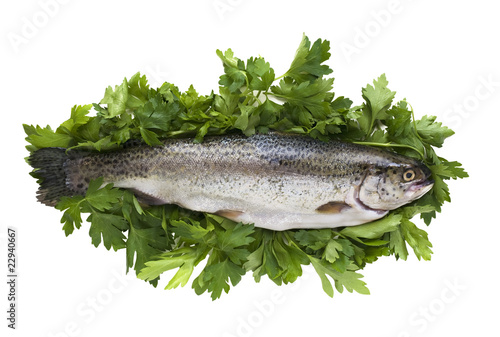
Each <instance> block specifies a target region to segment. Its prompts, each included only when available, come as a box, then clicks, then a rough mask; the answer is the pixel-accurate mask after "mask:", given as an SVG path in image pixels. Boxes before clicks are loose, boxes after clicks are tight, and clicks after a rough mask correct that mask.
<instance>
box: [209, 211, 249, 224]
mask: <svg viewBox="0 0 500 337" xmlns="http://www.w3.org/2000/svg"><path fill="white" fill-rule="evenodd" d="M214 214H215V215H220V216H222V217H224V218H228V219H229V220H233V221H237V222H238V221H240V220H239V218H240V216H242V215H243V214H244V212H242V211H233V210H229V209H221V210H218V211H217V212H215V213H214Z"/></svg>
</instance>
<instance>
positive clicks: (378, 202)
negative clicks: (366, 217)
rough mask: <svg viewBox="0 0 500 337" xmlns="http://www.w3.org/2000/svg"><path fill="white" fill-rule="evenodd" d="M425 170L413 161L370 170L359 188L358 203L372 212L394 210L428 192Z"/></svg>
mask: <svg viewBox="0 0 500 337" xmlns="http://www.w3.org/2000/svg"><path fill="white" fill-rule="evenodd" d="M433 185H434V181H433V180H432V179H431V171H430V170H429V168H428V167H427V166H425V165H424V164H422V163H419V162H416V161H409V162H406V163H400V162H399V163H391V164H389V165H383V166H378V167H377V165H373V166H372V167H370V168H369V169H368V170H367V172H366V175H365V178H364V179H363V182H362V183H361V185H360V187H359V194H358V200H359V202H361V203H362V204H363V205H364V206H366V207H368V208H371V209H374V210H393V209H396V208H398V207H401V206H403V205H405V204H407V203H410V202H412V201H413V200H416V199H418V198H420V197H421V196H423V195H424V194H425V193H427V192H428V191H430V190H431V188H432V186H433Z"/></svg>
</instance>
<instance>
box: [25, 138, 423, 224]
mask: <svg viewBox="0 0 500 337" xmlns="http://www.w3.org/2000/svg"><path fill="white" fill-rule="evenodd" d="M43 150H45V151H43ZM40 151H42V153H40V154H38V156H37V155H36V154H37V152H40ZM49 151H50V149H42V150H39V151H37V152H35V153H34V155H33V158H32V159H31V160H30V161H31V163H32V166H34V167H35V168H36V166H42V165H41V164H38V162H41V160H39V159H38V158H37V157H44V156H46V155H48V154H49ZM43 152H47V153H46V154H44V153H43ZM50 155H51V156H55V157H57V156H58V155H55V154H54V153H52V154H50ZM65 156H66V155H65ZM57 161H58V162H61V163H62V166H63V169H62V172H63V174H64V175H65V177H64V181H65V186H64V191H63V192H52V191H50V189H49V188H48V187H45V189H44V186H43V183H42V186H41V188H40V192H39V200H40V201H42V202H44V203H46V204H52V205H53V204H54V203H55V202H57V201H56V200H57V197H58V194H61V193H62V194H66V195H68V194H84V193H85V191H86V189H87V186H88V183H89V181H90V180H91V179H96V178H97V177H100V176H102V177H104V182H105V183H114V186H115V187H120V188H125V189H130V190H132V191H134V193H135V194H136V195H137V197H138V198H139V200H141V201H142V202H144V203H148V204H177V205H179V206H181V207H184V208H187V209H190V210H194V211H202V212H208V213H215V214H219V215H221V216H224V217H227V218H229V219H232V220H234V221H238V222H243V223H253V224H254V225H255V226H257V227H262V228H267V229H272V230H287V229H292V228H327V227H329V228H333V227H339V226H354V225H359V224H362V223H366V222H370V221H373V220H376V219H379V218H381V217H383V216H384V215H385V214H387V212H388V211H389V210H391V209H394V208H397V207H399V206H401V205H404V204H406V203H408V202H411V201H413V200H415V199H417V198H419V197H420V196H422V195H423V194H424V193H426V192H427V191H429V190H430V188H431V187H432V181H431V180H430V179H429V176H430V171H429V170H428V168H427V167H425V166H424V165H423V164H421V163H419V162H417V161H415V160H413V159H410V158H407V157H403V156H400V155H397V154H394V153H391V152H387V151H382V150H379V149H376V148H372V147H367V146H360V145H355V144H350V143H342V142H334V141H331V142H321V141H318V140H314V139H312V138H310V137H303V136H294V135H282V134H276V133H272V134H268V135H255V136H252V137H244V136H219V137H207V138H206V139H205V141H204V142H203V143H200V144H197V143H193V141H192V140H190V139H175V140H174V139H170V140H166V141H164V145H163V146H160V147H149V146H135V147H130V148H127V149H124V150H120V151H115V152H109V153H102V154H90V155H83V156H79V155H70V156H69V157H68V156H67V157H65V158H62V159H58V160H57ZM54 165H55V166H57V165H58V164H54ZM42 169H44V170H45V171H46V172H48V171H50V170H47V169H45V168H42ZM60 171H61V170H60ZM59 174H61V172H59ZM412 175H413V176H412ZM410 178H411V179H410ZM49 180H50V179H49ZM53 185H54V184H53ZM61 188H62V187H61ZM48 195H50V196H51V197H50V198H49V197H48ZM49 199H51V200H49Z"/></svg>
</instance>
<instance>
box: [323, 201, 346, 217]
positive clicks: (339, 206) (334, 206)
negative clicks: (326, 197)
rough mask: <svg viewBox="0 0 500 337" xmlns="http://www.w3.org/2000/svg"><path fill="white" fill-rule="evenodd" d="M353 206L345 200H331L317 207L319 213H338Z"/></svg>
mask: <svg viewBox="0 0 500 337" xmlns="http://www.w3.org/2000/svg"><path fill="white" fill-rule="evenodd" d="M350 208H351V206H349V205H348V204H346V203H345V202H338V201H330V202H327V203H326V204H324V205H321V206H319V207H318V208H316V211H317V212H319V213H328V214H337V213H341V212H344V211H346V210H348V209H350Z"/></svg>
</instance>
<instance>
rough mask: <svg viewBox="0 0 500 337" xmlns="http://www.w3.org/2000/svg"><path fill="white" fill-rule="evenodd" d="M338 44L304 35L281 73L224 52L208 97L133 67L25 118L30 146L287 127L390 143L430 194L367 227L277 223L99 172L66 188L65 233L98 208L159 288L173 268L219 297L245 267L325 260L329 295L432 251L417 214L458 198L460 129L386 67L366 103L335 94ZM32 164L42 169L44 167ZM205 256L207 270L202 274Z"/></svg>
mask: <svg viewBox="0 0 500 337" xmlns="http://www.w3.org/2000/svg"><path fill="white" fill-rule="evenodd" d="M329 48H330V45H329V42H328V41H324V40H321V39H318V40H316V41H315V42H314V43H312V44H311V42H310V40H309V39H308V38H307V37H306V36H303V38H302V41H301V43H300V45H299V48H298V49H297V52H296V54H295V57H294V58H293V60H292V63H291V65H290V68H289V69H288V70H287V71H286V72H285V74H283V75H282V76H279V77H277V76H276V75H275V72H274V70H273V68H272V67H271V66H270V64H269V63H268V62H266V61H265V59H264V58H263V57H260V56H259V57H250V58H248V59H247V60H246V61H245V60H242V59H240V58H238V57H236V56H235V54H234V52H233V51H232V50H231V49H228V50H227V51H225V52H222V51H220V50H217V53H216V54H217V56H218V57H219V58H220V59H221V61H222V65H223V70H224V73H223V74H222V75H221V76H220V79H219V84H220V87H219V88H218V92H217V93H215V92H212V93H210V94H208V95H200V94H199V93H198V92H197V91H196V90H195V89H194V87H193V86H190V87H189V88H188V90H186V91H184V92H182V91H180V90H179V89H178V88H177V87H176V86H175V85H173V84H171V83H168V82H165V83H164V84H163V85H162V86H161V87H159V88H150V87H149V85H148V82H147V79H146V77H145V76H143V75H140V74H135V75H134V76H132V77H131V78H130V79H128V80H127V79H124V80H123V82H122V83H121V84H120V85H117V86H115V87H111V86H110V87H108V88H107V89H106V90H105V93H104V97H103V98H102V100H100V101H99V103H98V104H96V103H94V104H92V105H84V106H74V107H73V108H72V109H71V115H70V118H69V119H68V120H66V121H64V122H63V123H62V124H61V125H60V126H59V127H58V128H57V129H55V130H54V129H52V128H51V127H50V126H46V127H40V126H32V125H24V130H25V132H26V134H27V137H26V140H27V141H28V143H29V145H28V146H27V147H26V148H27V149H28V151H30V152H34V151H36V150H38V149H41V148H44V147H64V148H78V149H86V150H90V151H105V150H115V149H118V148H121V147H122V146H123V144H124V143H125V142H127V141H129V140H134V139H139V140H143V141H145V142H146V143H147V144H149V145H151V146H154V145H158V144H160V140H161V139H164V138H169V137H192V138H193V139H194V141H196V142H202V141H203V138H204V136H206V135H216V134H226V133H229V132H240V133H244V134H245V135H247V136H250V135H253V134H255V133H259V132H260V133H265V132H268V131H269V130H279V131H282V132H290V133H297V134H305V135H309V136H310V137H313V138H317V139H321V140H324V141H328V140H330V139H338V140H344V141H350V142H356V143H360V144H367V145H371V146H379V147H386V148H388V149H391V150H393V151H396V152H398V153H401V154H404V155H406V156H410V157H415V158H418V159H420V160H422V161H424V162H425V163H426V164H427V165H428V166H429V167H430V169H431V171H432V178H433V179H434V181H435V184H434V187H433V189H432V190H431V192H429V193H427V194H426V195H425V196H424V197H422V198H420V199H418V200H416V201H414V202H412V203H411V204H409V205H406V206H404V207H401V208H399V209H396V210H394V211H391V212H390V213H389V214H388V215H387V216H385V217H384V218H382V219H379V220H377V221H374V222H371V223H368V224H364V225H360V226H355V227H345V228H343V227H340V228H333V229H319V230H318V229H311V230H288V231H283V232H273V231H270V230H266V229H262V228H254V227H253V226H252V225H243V224H238V223H235V222H233V221H230V220H228V219H225V218H222V217H219V216H215V215H212V214H205V213H198V212H193V211H189V210H185V209H182V208H180V207H178V206H174V205H163V206H151V207H148V208H144V209H143V208H142V207H141V206H140V205H139V203H138V202H137V199H136V198H135V196H134V195H133V194H132V193H130V192H129V191H124V190H121V189H117V188H114V187H113V186H112V185H111V184H109V185H107V186H105V187H103V188H100V189H99V187H100V186H101V184H102V179H97V180H95V181H92V182H91V183H90V187H89V189H88V191H87V193H86V195H85V196H74V197H64V198H62V199H61V200H60V202H59V203H58V204H57V205H56V208H57V209H59V210H60V211H62V212H63V214H62V218H61V223H62V224H63V230H64V231H65V233H66V235H70V234H72V233H73V232H74V230H75V229H79V228H81V227H82V224H83V218H82V215H83V214H88V216H87V217H86V221H87V222H88V223H90V226H89V234H90V237H91V242H92V244H93V245H95V246H99V245H101V244H102V245H104V247H105V248H106V249H108V250H110V249H111V248H113V250H115V251H116V250H118V249H125V250H126V266H127V270H128V269H130V268H133V269H134V270H135V272H136V274H137V276H138V277H139V278H140V279H143V280H145V281H149V282H150V283H151V284H153V285H155V286H156V285H157V284H158V282H159V280H160V276H161V275H162V274H163V273H164V272H167V271H175V274H173V276H172V277H171V278H170V280H169V281H168V282H167V284H166V286H165V288H166V289H173V288H176V287H178V286H185V285H186V284H187V283H188V282H189V280H191V279H192V287H193V289H194V291H195V292H196V293H197V294H202V293H204V292H208V293H210V295H211V297H212V299H214V300H215V299H217V298H219V297H220V296H221V295H222V293H223V292H225V293H227V292H228V291H229V289H230V287H231V286H235V285H237V284H238V283H239V282H240V280H241V278H242V276H243V275H245V274H246V273H247V272H251V273H252V274H253V277H254V279H255V281H256V282H259V281H260V280H261V279H262V277H263V276H264V277H267V278H269V279H270V280H272V281H273V282H274V283H276V284H277V285H281V284H283V283H284V284H287V283H292V282H295V281H296V280H297V278H299V277H300V276H301V275H302V272H303V268H304V267H305V268H314V270H316V272H317V273H318V275H319V278H320V280H321V284H322V287H323V289H324V291H325V292H326V293H327V294H328V295H329V296H333V294H334V288H335V289H336V290H337V291H338V292H343V290H344V289H346V290H347V291H349V292H352V291H356V292H358V293H361V294H368V293H369V291H368V289H367V288H366V285H365V283H364V282H363V281H361V280H360V278H361V277H362V275H361V274H360V273H359V270H361V269H363V268H364V267H365V265H366V264H368V263H373V262H375V261H376V260H377V259H378V258H379V257H381V256H389V255H394V256H395V257H396V258H397V259H403V260H406V259H407V258H408V255H409V251H408V247H410V248H411V250H413V252H414V254H415V256H416V257H417V258H418V259H424V260H429V259H430V258H431V254H432V250H431V248H432V244H431V243H430V241H429V239H428V235H427V233H426V232H425V231H424V230H423V229H420V228H418V227H417V226H416V224H415V223H414V222H412V221H411V219H412V218H413V217H415V216H417V215H419V216H420V217H421V218H422V219H423V221H424V222H425V223H426V224H427V225H429V224H430V223H431V221H432V219H434V218H435V217H436V214H437V213H438V212H440V211H441V207H442V205H443V204H444V203H445V202H446V201H448V202H449V201H450V191H449V189H448V186H447V184H446V181H447V180H449V179H458V178H465V177H467V176H468V175H467V173H466V172H465V171H464V170H463V168H462V167H461V164H460V163H458V162H456V161H448V160H446V159H444V158H442V157H439V156H438V155H437V154H436V152H435V148H436V147H442V146H443V143H444V141H445V140H446V138H448V137H450V136H451V135H453V131H452V130H450V129H448V128H447V127H445V126H443V125H442V124H441V123H440V122H437V121H436V117H434V116H423V117H422V118H421V119H418V120H416V119H415V118H414V114H413V110H412V108H411V106H410V105H409V104H408V103H407V102H406V101H405V100H402V101H399V102H394V98H395V94H396V93H395V92H394V91H391V90H390V89H389V88H388V84H389V83H388V81H387V79H386V76H385V75H384V74H382V75H381V76H380V77H379V78H378V79H376V80H374V81H373V84H368V85H367V86H366V87H365V88H363V89H362V99H363V101H362V102H361V104H360V105H355V106H353V102H352V101H351V100H350V99H348V98H346V97H343V96H336V95H335V93H334V92H333V91H332V88H333V78H327V77H326V76H327V75H329V74H330V73H332V69H330V67H329V66H328V65H326V64H325V61H327V60H328V59H329V57H330V53H329ZM92 109H93V110H94V111H95V115H92V116H91V115H90V113H91V110H92ZM31 174H32V175H33V176H34V177H35V178H37V173H36V171H33V172H32V173H31ZM200 263H203V268H202V269H201V272H200V273H199V274H198V275H195V276H193V273H194V270H195V267H197V266H198V265H199V264H200ZM307 265H312V267H311V266H309V267H307ZM332 282H333V283H332Z"/></svg>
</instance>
